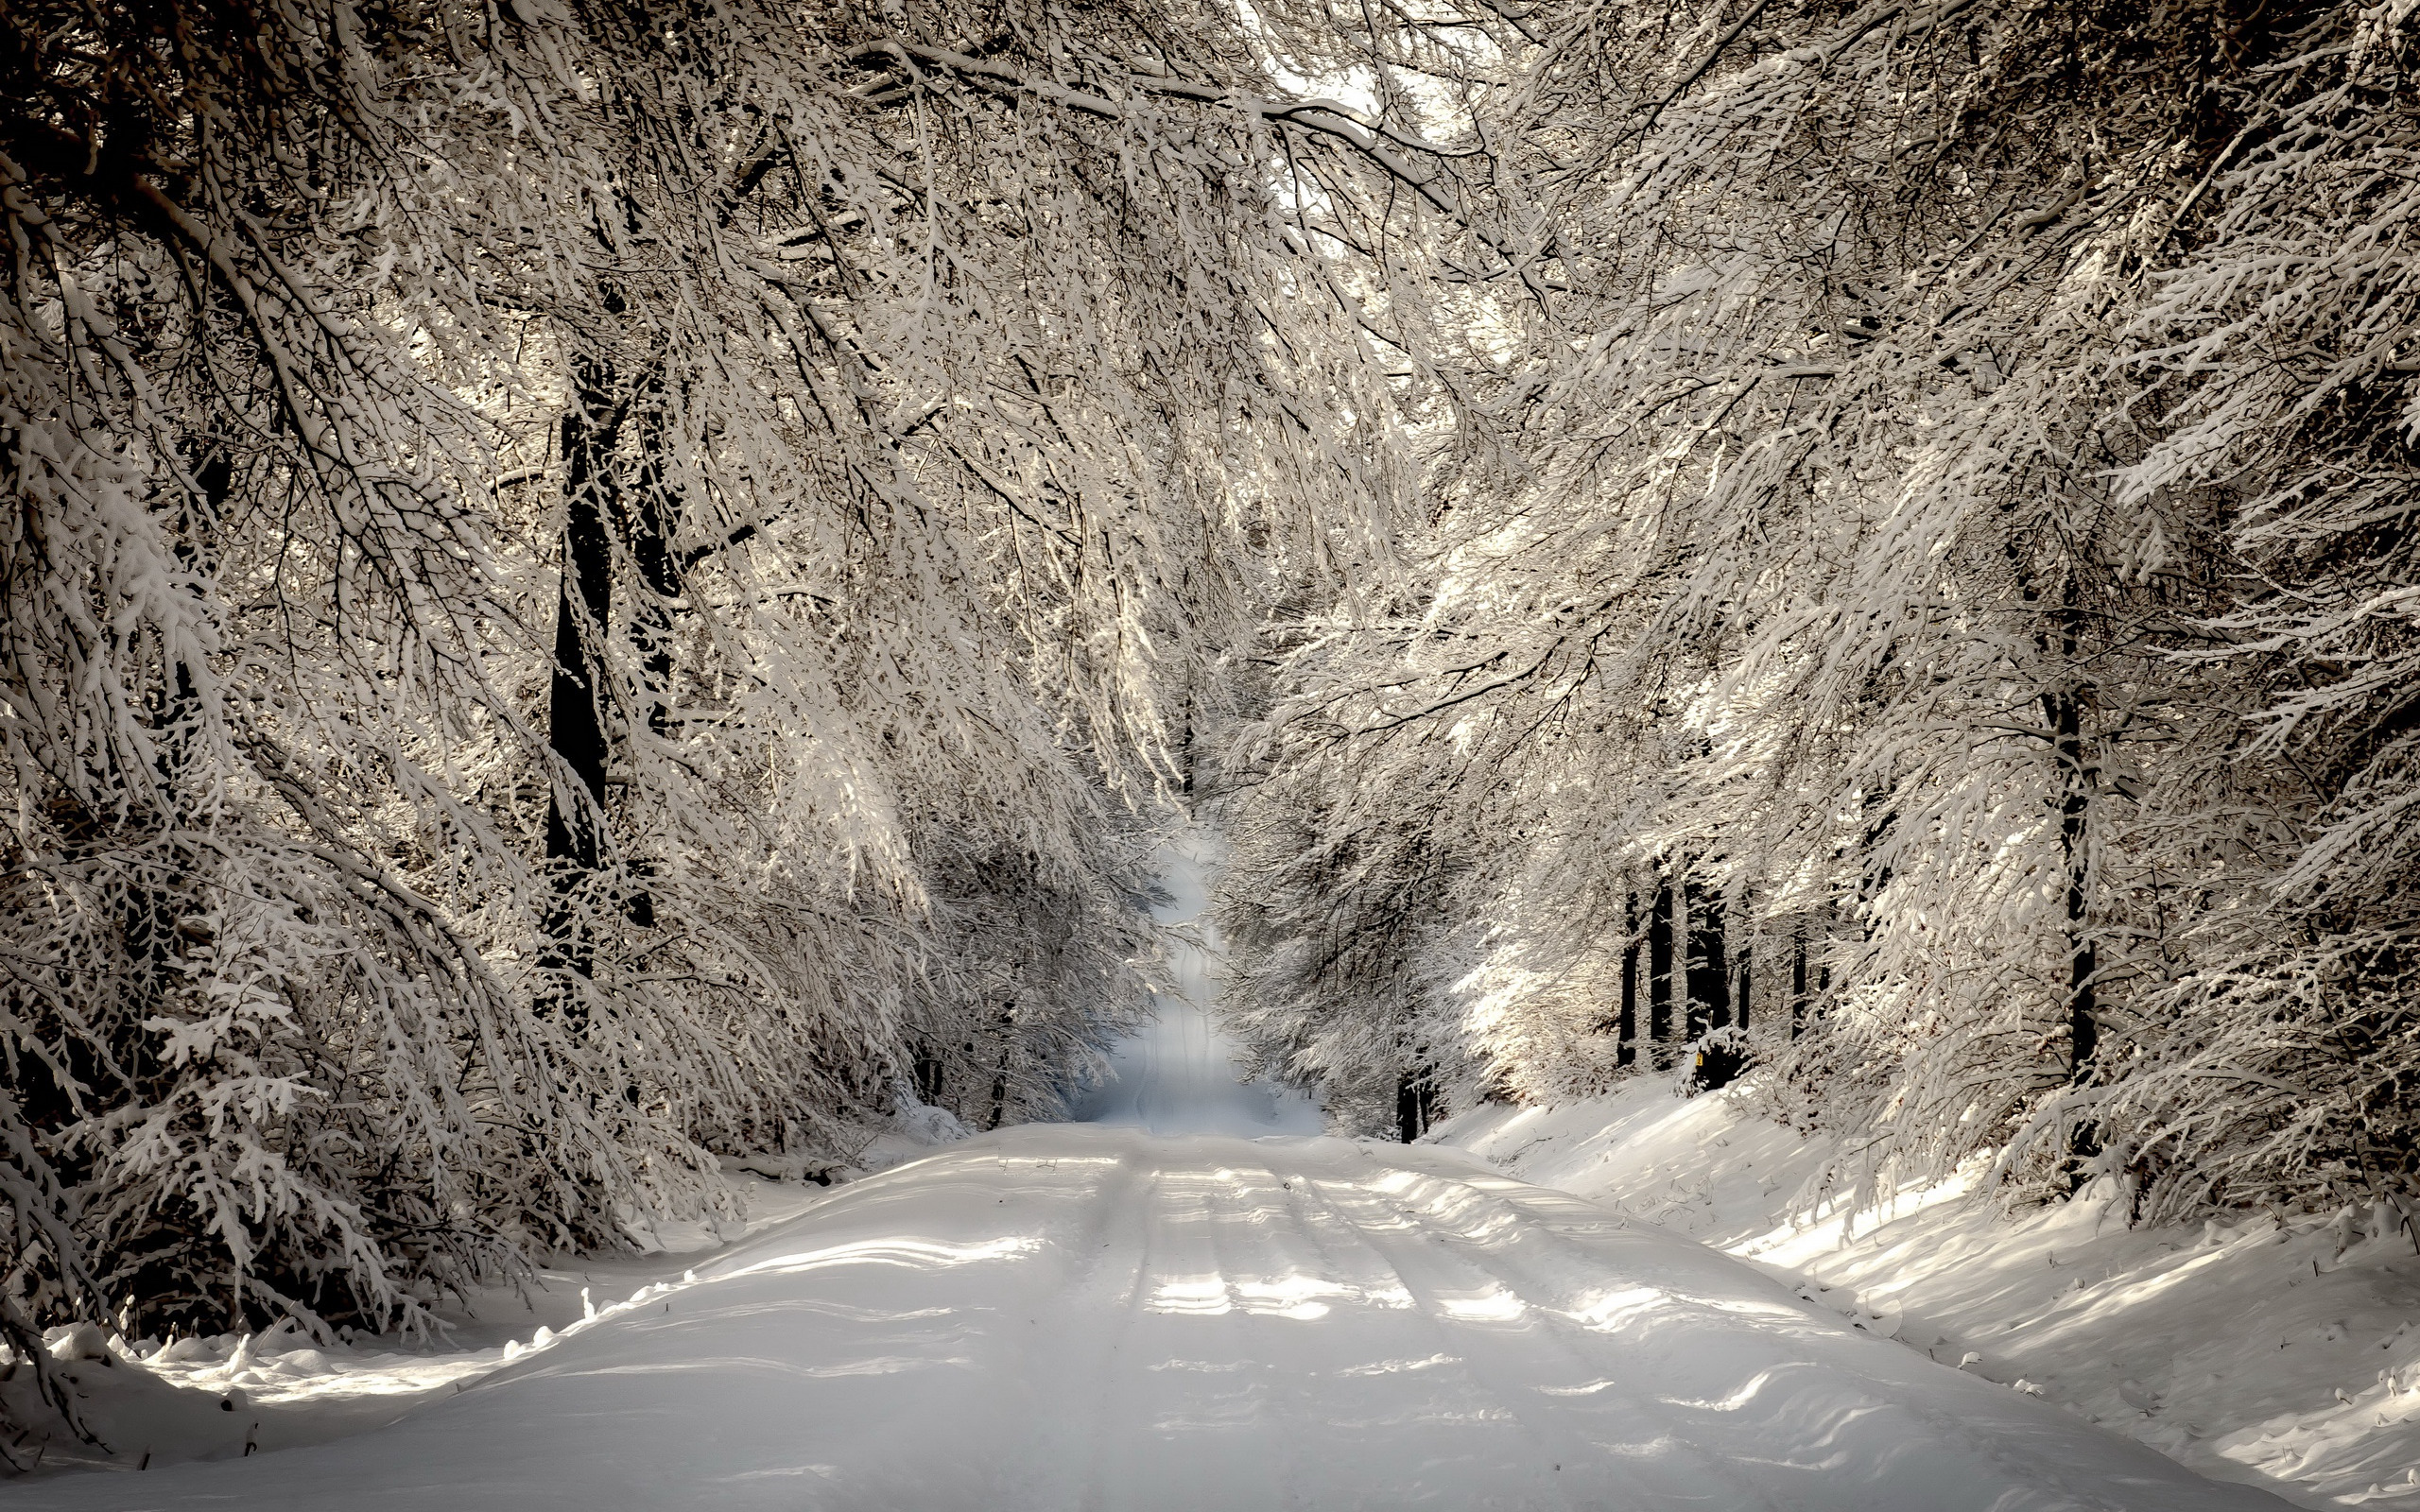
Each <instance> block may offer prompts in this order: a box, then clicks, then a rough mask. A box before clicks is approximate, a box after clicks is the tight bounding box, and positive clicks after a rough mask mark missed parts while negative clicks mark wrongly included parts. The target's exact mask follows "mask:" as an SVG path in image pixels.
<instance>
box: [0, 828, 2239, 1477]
mask: <svg viewBox="0 0 2420 1512" xmlns="http://www.w3.org/2000/svg"><path fill="white" fill-rule="evenodd" d="M1182 859H1183V861H1184V865H1182V866H1172V867H1171V872H1172V877H1171V881H1172V883H1174V884H1175V885H1174V886H1172V888H1171V891H1172V892H1174V893H1175V894H1176V897H1175V899H1174V901H1173V902H1171V903H1170V904H1169V905H1168V909H1167V913H1168V914H1169V915H1171V916H1174V917H1178V918H1182V917H1183V916H1184V914H1185V913H1187V912H1189V911H1190V910H1192V909H1195V908H1198V906H1199V903H1200V895H1199V873H1198V870H1196V869H1194V868H1192V866H1191V858H1182ZM1206 943H1207V944H1209V945H1211V946H1215V941H1207V942H1206ZM1177 966H1178V970H1177V972H1176V979H1175V981H1174V982H1173V983H1172V984H1171V985H1172V988H1174V990H1173V991H1172V992H1171V994H1170V995H1169V996H1168V997H1167V998H1166V999H1164V1000H1163V1001H1162V1002H1161V1003H1160V1004H1159V1005H1158V1007H1159V1020H1158V1022H1157V1023H1156V1025H1154V1026H1153V1027H1152V1028H1150V1030H1148V1031H1147V1032H1146V1033H1145V1034H1144V1035H1142V1036H1140V1037H1138V1040H1136V1042H1134V1043H1133V1044H1132V1045H1130V1046H1128V1047H1127V1048H1126V1049H1125V1051H1124V1052H1123V1053H1122V1054H1121V1055H1120V1056H1119V1057H1117V1061H1116V1074H1115V1077H1114V1078H1113V1079H1112V1080H1111V1082H1110V1083H1109V1084H1108V1085H1107V1086H1106V1087H1104V1088H1102V1089H1100V1090H1099V1091H1098V1094H1097V1095H1096V1096H1095V1097H1094V1098H1093V1099H1092V1101H1091V1104H1090V1107H1089V1109H1088V1110H1089V1111H1090V1112H1091V1113H1092V1114H1093V1115H1094V1117H1095V1119H1096V1121H1095V1122H1091V1123H1085V1124H1074V1125H1032V1126H1028V1127H1025V1128H1018V1129H1011V1130H1006V1131H1003V1132H1001V1133H997V1134H992V1135H987V1136H984V1137H983V1138H980V1139H976V1140H969V1141H965V1142H963V1143H955V1144H952V1145H949V1146H948V1147H946V1148H944V1149H942V1151H941V1152H940V1153H937V1154H931V1155H928V1156H926V1157H925V1158H924V1159H921V1160H912V1161H910V1162H909V1163H907V1164H904V1165H898V1166H895V1167H893V1168H892V1169H890V1170H888V1171H886V1172H884V1173H882V1174H880V1175H877V1176H873V1177H867V1178H866V1179H863V1180H860V1181H856V1182H854V1183H852V1184H849V1185H846V1186H843V1187H839V1188H838V1189H835V1190H833V1191H831V1192H829V1193H823V1192H820V1191H814V1190H812V1189H804V1188H799V1187H796V1186H785V1185H776V1184H774V1183H769V1182H768V1183H759V1184H758V1185H757V1186H756V1187H755V1189H754V1190H753V1193H752V1195H753V1196H754V1197H755V1199H756V1200H755V1202H754V1204H752V1206H753V1208H754V1211H757V1213H758V1214H759V1216H758V1220H757V1222H756V1223H755V1224H753V1225H752V1226H751V1229H750V1231H749V1232H748V1233H747V1234H746V1236H745V1237H742V1238H740V1239H739V1240H738V1241H737V1242H736V1243H735V1244H730V1245H728V1246H724V1247H721V1248H720V1249H718V1250H717V1251H716V1252H715V1253H714V1254H713V1255H712V1256H711V1258H705V1257H700V1256H695V1255H692V1256H681V1255H677V1254H657V1255H654V1256H646V1257H637V1258H626V1259H623V1260H619V1261H613V1262H600V1263H596V1264H595V1265H592V1266H589V1267H586V1268H585V1269H583V1270H582V1271H580V1272H579V1273H577V1275H575V1274H573V1273H555V1274H553V1275H551V1276H550V1277H549V1280H550V1281H551V1283H552V1284H551V1285H550V1287H549V1289H548V1290H547V1291H545V1292H544V1293H541V1294H539V1295H538V1297H537V1298H536V1299H535V1300H533V1301H531V1302H528V1303H523V1304H519V1305H518V1306H517V1307H506V1308H504V1309H502V1310H501V1311H497V1310H495V1309H491V1310H490V1316H491V1320H490V1321H489V1322H488V1323H487V1324H485V1325H483V1326H484V1327H485V1328H486V1329H487V1330H489V1331H490V1332H491V1334H492V1333H493V1331H495V1330H497V1329H500V1328H505V1329H510V1328H519V1327H527V1325H528V1324H529V1323H530V1322H531V1321H532V1320H533V1319H534V1318H536V1317H537V1316H538V1312H537V1311H536V1310H537V1309H549V1310H551V1311H548V1312H547V1314H546V1315H547V1317H548V1318H549V1319H550V1321H549V1322H548V1323H547V1324H546V1325H545V1326H544V1327H539V1328H537V1329H536V1330H535V1332H533V1333H531V1334H530V1335H529V1336H528V1337H527V1339H524V1338H521V1337H519V1336H515V1337H513V1338H511V1339H510V1340H509V1341H507V1342H502V1343H497V1342H494V1341H493V1338H492V1337H472V1338H470V1339H468V1340H467V1342H470V1343H473V1344H475V1345H477V1346H478V1347H477V1348H475V1349H470V1350H468V1351H464V1352H456V1353H453V1354H448V1355H437V1356H429V1355H418V1356H415V1355H409V1354H391V1355H382V1354H377V1353H374V1352H372V1351H368V1350H333V1351H330V1350H321V1349H311V1348H307V1347H305V1346H304V1344H303V1342H302V1341H300V1340H294V1339H286V1338H271V1339H264V1340H248V1341H243V1342H242V1343H241V1345H240V1347H239V1346H237V1345H236V1344H235V1343H234V1342H233V1341H221V1342H218V1343H203V1342H201V1341H188V1342H187V1343H186V1344H183V1345H179V1346H171V1347H170V1348H169V1349H165V1350H156V1351H153V1352H150V1353H149V1354H148V1355H147V1356H138V1355H137V1354H135V1353H133V1352H130V1351H128V1350H126V1349H123V1348H122V1347H112V1346H110V1345H108V1344H107V1343H106V1341H101V1340H99V1339H98V1338H97V1335H95V1338H93V1339H90V1340H83V1339H80V1338H79V1339H67V1338H62V1340H61V1348H62V1349H66V1350H69V1351H70V1352H74V1351H76V1350H78V1349H86V1348H88V1347H89V1348H90V1349H93V1350H96V1351H97V1355H96V1356H95V1358H93V1359H92V1360H91V1361H90V1367H89V1368H87V1369H84V1370H83V1371H82V1372H81V1373H82V1375H83V1376H84V1378H85V1380H87V1381H89V1382H90V1383H92V1388H93V1400H92V1405H93V1407H94V1409H95V1421H96V1422H99V1423H100V1424H101V1425H102V1426H103V1428H104V1432H105V1435H110V1436H113V1437H114V1439H115V1440H116V1447H117V1448H118V1450H119V1451H120V1457H119V1458H118V1460H117V1461H116V1463H115V1468H114V1472H112V1471H108V1470H102V1471H92V1470H87V1471H85V1472H82V1473H74V1474H65V1475H54V1476H50V1477H47V1478H42V1477H37V1478H33V1479H29V1480H26V1481H21V1482H19V1483H17V1484H15V1485H14V1486H10V1488H9V1507H10V1508H11V1509H12V1512H13V1509H24V1512H103V1509H106V1512H142V1509H161V1512H166V1509H171V1508H176V1509H199V1508H204V1507H210V1508H222V1507H228V1506H235V1507H240V1508H242V1509H244V1512H284V1509H296V1512H300V1509H315V1512H316V1509H322V1508H325V1509H345V1512H354V1509H360V1512H379V1509H395V1512H404V1509H411V1512H483V1509H490V1508H493V1509H497V1512H502V1509H508V1508H510V1509H515V1512H518V1509H525V1508H538V1509H547V1508H562V1509H566V1512H568V1509H573V1508H578V1509H579V1512H625V1509H628V1512H640V1509H655V1508H672V1507H682V1508H687V1507H707V1506H711V1507H714V1508H716V1509H717V1512H722V1509H733V1512H749V1509H754V1508H767V1509H772V1508H780V1509H784V1512H793V1509H799V1508H833V1509H847V1512H854V1509H867V1512H877V1509H882V1512H888V1509H902V1512H957V1509H966V1512H976V1509H981V1512H1144V1509H1153V1512H1159V1509H1167V1512H1186V1509H1199V1512H1262V1509H1265V1508H1276V1507H1294V1508H1305V1509H1343V1508H1363V1507H1367V1508H1386V1509H1388V1512H1397V1509H1400V1508H1405V1507H1419V1506H1430V1507H1439V1508H1447V1509H1455V1512H1461V1509H1480V1508H1500V1509H1511V1508H1580V1507H1585V1508H1590V1509H1594V1512H1681V1509H1683V1508H1686V1509H1690V1512H1970V1509H1971V1512H2051V1509H2060V1512H2067V1509H2074V1512H2083V1509H2092V1512H2258V1509H2276V1508H2279V1507H2282V1506H2283V1504H2284V1503H2280V1502H2278V1501H2276V1500H2275V1499H2274V1498H2273V1497H2271V1496H2269V1495H2267V1494H2266V1493H2264V1492H2261V1491H2258V1490H2256V1489H2252V1488H2249V1487H2245V1486H2220V1485H2215V1484H2213V1483H2211V1482H2208V1481H2205V1480H2203V1479H2201V1478H2200V1477H2198V1476H2196V1475H2194V1474H2192V1473H2191V1472H2189V1471H2187V1470H2185V1469H2180V1468H2179V1467H2178V1466H2176V1465H2175V1464H2174V1463H2173V1462H2171V1461H2169V1459H2167V1458H2165V1457H2163V1456H2161V1455H2160V1454H2157V1453H2155V1452H2152V1451H2151V1450H2149V1449H2147V1448H2144V1447H2142V1446H2141V1445H2139V1444H2136V1443H2133V1442H2130V1441H2127V1440H2124V1439H2120V1438H2118V1437H2115V1436H2112V1435H2108V1434H2104V1433H2102V1432H2100V1430H2098V1429H2096V1428H2094V1427H2092V1426H2091V1425H2089V1424H2087V1423H2085V1422H2083V1421H2082V1420H2081V1419H2080V1418H2078V1417H2075V1416H2074V1415H2072V1414H2069V1413H2066V1412H2063V1411H2061V1410H2059V1409H2058V1408H2056V1407H2054V1406H2052V1405H2050V1404H2048V1403H2047V1402H2044V1401H2041V1400H2036V1399H2035V1398H2034V1397H2033V1396H2032V1395H2030V1394H2028V1393H2026V1392H2024V1391H2018V1390H2012V1389H2010V1388H2009V1387H2007V1386H2004V1385H2000V1384H1997V1383H1994V1382H1992V1381H1990V1380H1986V1379H1983V1378H1982V1377H1980V1376H1979V1375H1975V1374H1961V1373H1960V1372H1958V1371H1956V1370H1953V1369H1950V1368H1948V1367H1946V1366H1942V1365H1938V1364H1935V1363H1934V1362H1933V1361H1930V1360H1927V1359H1926V1358H1925V1357H1924V1356H1923V1355H1922V1354H1919V1353H1916V1352H1913V1351H1911V1350H1910V1349H1904V1348H1902V1347H1901V1346H1900V1345H1899V1344H1897V1343H1893V1342H1891V1341H1890V1340H1889V1339H1887V1338H1885V1337H1882V1336H1879V1334H1878V1332H1876V1331H1873V1330H1871V1329H1870V1328H1868V1327H1861V1326H1860V1324H1861V1323H1862V1322H1863V1320H1852V1319H1851V1318H1850V1317H1847V1316H1843V1315H1842V1312H1841V1309H1839V1308H1838V1307H1836V1306H1834V1305H1830V1304H1828V1303H1827V1302H1825V1301H1824V1300H1822V1299H1820V1298H1816V1297H1812V1296H1811V1295H1810V1296H1801V1295H1797V1294H1796V1293H1794V1292H1793V1291H1792V1289H1791V1288H1790V1287H1789V1286H1787V1285H1785V1284H1782V1283H1781V1282H1778V1281H1776V1280H1774V1279H1773V1278H1772V1277H1771V1276H1769V1275H1767V1274H1765V1273H1763V1272H1761V1271H1760V1270H1758V1269H1757V1268H1756V1267H1755V1266H1754V1265H1752V1264H1750V1263H1745V1262H1743V1261H1740V1260H1737V1259H1733V1258H1730V1257H1727V1256H1724V1255H1720V1254H1718V1253H1716V1252H1715V1251H1713V1250H1712V1249H1709V1248H1707V1247H1705V1246H1701V1245H1699V1244H1697V1243H1695V1242H1693V1241H1691V1240H1688V1239H1685V1238H1683V1237H1680V1236H1678V1235H1675V1234H1673V1233H1671V1232H1668V1231H1666V1230H1665V1229H1660V1228H1658V1227H1656V1226H1655V1225H1654V1224H1651V1223H1648V1222H1641V1221H1637V1220H1636V1219H1634V1218H1627V1217H1624V1216H1622V1215H1620V1214H1618V1213H1616V1212H1614V1211H1609V1210H1608V1209H1607V1208H1605V1207H1601V1206H1599V1205H1596V1204H1594V1203H1591V1202H1587V1201H1584V1200H1582V1199H1581V1198H1579V1197H1576V1196H1573V1195H1570V1194H1566V1193H1563V1192H1557V1191H1553V1190H1549V1189H1547V1188H1544V1187H1540V1186H1534V1185H1530V1184H1529V1183H1527V1182H1524V1181H1521V1180H1517V1179H1514V1178H1513V1177H1508V1176H1506V1175H1504V1174H1502V1173H1500V1172H1498V1171H1496V1170H1495V1169H1493V1168H1491V1167H1489V1166H1487V1165H1485V1164H1483V1163H1481V1162H1480V1161H1479V1160H1477V1159H1475V1158H1474V1157H1472V1156H1470V1155H1467V1154H1463V1153H1461V1152H1459V1151H1455V1150H1448V1149H1440V1148H1435V1147H1432V1146H1412V1147H1405V1146H1401V1145H1394V1144H1387V1143H1369V1142H1353V1141H1347V1140H1341V1139H1331V1138H1324V1137H1320V1136H1318V1135H1317V1134H1316V1132H1315V1130H1316V1129H1317V1127H1318V1112H1317V1109H1316V1108H1315V1107H1314V1106H1313V1105H1312V1104H1311V1103H1310V1102H1309V1101H1308V1100H1307V1099H1306V1098H1304V1097H1302V1096H1301V1095H1300V1094H1289V1093H1287V1092H1285V1091H1282V1090H1279V1089H1274V1088H1271V1087H1267V1086H1247V1085H1244V1084H1241V1083H1240V1082H1238V1080H1237V1078H1236V1073H1235V1068H1234V1064H1233V1057H1232V1053H1231V1047H1229V1046H1228V1045H1227V1044H1226V1042H1225V1041H1224V1040H1221V1039H1220V1038H1219V1036H1218V1035H1217V1034H1216V1033H1215V1032H1214V1030H1213V1029H1212V1026H1211V1023H1210V1022H1209V1020H1208V1019H1207V1018H1206V1017H1205V1015H1204V1012H1203V1008H1204V1005H1205V1001H1206V998H1207V994H1208V990H1209V987H1208V983H1207V979H1206V975H1205V971H1204V967H1205V961H1204V959H1203V958H1202V957H1201V955H1199V954H1195V955H1192V956H1186V957H1181V958H1180V959H1179V961H1178V963H1177ZM1672 1106H1677V1105H1672ZM1693 1106H1695V1107H1697V1108H1707V1109H1711V1108H1716V1106H1717V1105H1715V1104H1714V1103H1713V1102H1711V1101H1708V1102H1704V1103H1702V1104H1699V1105H1693ZM1697 1116H1699V1117H1700V1118H1701V1119H1702V1120H1703V1119H1707V1118H1713V1119H1714V1122H1713V1123H1711V1124H1708V1125H1707V1127H1706V1129H1705V1130H1703V1131H1702V1132H1706V1133H1708V1134H1709V1135H1710V1136H1711V1139H1712V1143H1710V1144H1709V1146H1708V1149H1707V1151H1706V1154H1707V1157H1708V1158H1709V1159H1710V1160H1714V1161H1715V1162H1716V1163H1717V1164H1718V1165H1720V1163H1721V1153H1720V1152H1721V1148H1722V1144H1723V1140H1724V1133H1723V1130H1724V1129H1725V1128H1727V1127H1729V1126H1730V1125H1727V1124H1724V1123H1723V1122H1722V1118H1723V1117H1727V1116H1729V1115H1727V1114H1720V1115H1718V1114H1709V1113H1705V1112H1701V1113H1699V1114H1698V1115H1697ZM1517 1126H1518V1121H1517V1120H1513V1121H1511V1122H1507V1121H1505V1120H1497V1121H1495V1122H1494V1123H1489V1122H1487V1121H1486V1120H1479V1121H1477V1122H1471V1121H1465V1123H1464V1124H1463V1125H1461V1128H1462V1130H1463V1131H1464V1132H1465V1133H1469V1134H1473V1135H1475V1136H1477V1137H1478V1143H1491V1142H1493V1141H1495V1140H1496V1137H1497V1136H1501V1135H1505V1134H1507V1132H1508V1131H1509V1130H1512V1129H1513V1128H1515V1127H1517ZM1579 1126H1580V1125H1571V1128H1572V1129H1573V1130H1577V1129H1578V1128H1579ZM916 1134H917V1131H916V1130H912V1129H911V1130H907V1131H905V1132H904V1133H903V1135H902V1138H909V1137H913V1136H916ZM1247 1136H1250V1137H1247ZM1498 1153H1501V1152H1498ZM1726 1169H1727V1167H1726ZM1662 1216H1666V1217H1668V1216H1669V1214H1662ZM658 1237H659V1239H660V1240H661V1241H662V1242H664V1243H665V1245H666V1247H667V1248H677V1247H683V1246H688V1245H693V1244H694V1245H706V1244H711V1243H714V1242H715V1240H716V1239H717V1237H719V1236H714V1235H709V1234H706V1233H703V1232H700V1233H698V1234H685V1235H684V1234H674V1233H665V1234H661V1235H659V1236H658ZM676 1274H677V1279H676ZM574 1280H579V1281H581V1282H582V1283H583V1284H584V1290H583V1291H582V1296H581V1302H580V1306H579V1312H578V1313H577V1314H566V1313H565V1312H564V1310H563V1307H564V1300H565V1298H566V1297H567V1296H568V1294H569V1293H570V1292H571V1291H572V1290H573V1289H574V1288H573V1285H572V1282H573V1281H574ZM615 1280H619V1281H620V1283H621V1286H622V1287H623V1288H627V1290H617V1289H616V1288H615V1287H614V1285H613V1282H614V1281H615ZM103 1356H105V1357H107V1363H106V1364H105V1363H103V1360H102V1358H100V1357H103ZM222 1402H224V1403H225V1405H224V1406H222V1405H221V1403H222ZM339 1434H346V1435H351V1436H345V1437H336V1436H335V1435H339ZM138 1439H140V1440H141V1441H142V1442H143V1443H144V1444H145V1445H146V1446H147V1448H156V1449H157V1450H158V1454H157V1462H156V1463H154V1464H153V1466H152V1468H151V1469H148V1470H147V1471H141V1472H135V1471H134V1455H133V1451H134V1447H135V1444H136V1442H137V1440H138ZM315 1440H316V1441H315ZM248 1442H250V1443H256V1444H257V1446H258V1449H259V1452H257V1453H251V1454H249V1455H247V1454H246V1451H245V1448H244V1446H245V1444H246V1443H248ZM196 1456H213V1457H210V1458H197V1457H196ZM239 1456H240V1457H239ZM171 1460H174V1461H179V1462H178V1463H169V1462H170V1461H171Z"/></svg>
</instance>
